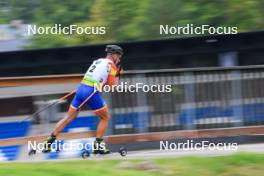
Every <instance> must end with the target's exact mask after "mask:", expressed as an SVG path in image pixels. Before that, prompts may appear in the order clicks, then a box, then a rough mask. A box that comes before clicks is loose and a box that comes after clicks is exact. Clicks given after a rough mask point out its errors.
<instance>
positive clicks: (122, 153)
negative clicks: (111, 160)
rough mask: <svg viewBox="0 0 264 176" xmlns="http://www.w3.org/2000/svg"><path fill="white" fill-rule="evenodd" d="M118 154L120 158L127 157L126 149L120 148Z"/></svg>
mask: <svg viewBox="0 0 264 176" xmlns="http://www.w3.org/2000/svg"><path fill="white" fill-rule="evenodd" d="M119 154H120V155H121V156H126V155H127V149H126V148H125V147H121V148H120V149H119Z"/></svg>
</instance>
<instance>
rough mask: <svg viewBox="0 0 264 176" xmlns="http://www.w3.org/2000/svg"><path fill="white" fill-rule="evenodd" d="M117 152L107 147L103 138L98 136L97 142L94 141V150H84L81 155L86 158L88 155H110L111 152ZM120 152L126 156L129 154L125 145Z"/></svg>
mask: <svg viewBox="0 0 264 176" xmlns="http://www.w3.org/2000/svg"><path fill="white" fill-rule="evenodd" d="M113 153H116V152H111V151H110V150H109V149H108V148H106V145H105V143H104V142H103V139H100V138H96V140H95V142H94V146H93V148H92V151H87V150H83V151H82V153H81V156H82V158H83V159H86V158H88V157H90V156H91V154H92V155H109V154H113ZM118 153H119V154H120V155H121V156H126V155H127V150H126V148H124V147H121V148H120V149H119V151H118Z"/></svg>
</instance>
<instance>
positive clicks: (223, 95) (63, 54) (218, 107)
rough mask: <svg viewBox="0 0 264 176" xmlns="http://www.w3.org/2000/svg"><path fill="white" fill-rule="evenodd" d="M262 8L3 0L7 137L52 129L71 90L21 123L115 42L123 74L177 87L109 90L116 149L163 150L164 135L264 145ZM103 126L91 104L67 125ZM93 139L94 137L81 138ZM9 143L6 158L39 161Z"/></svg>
mask: <svg viewBox="0 0 264 176" xmlns="http://www.w3.org/2000/svg"><path fill="white" fill-rule="evenodd" d="M263 9H264V1H262V0H232V1H229V0H215V1H211V0H200V1H195V0H187V1H186V0H185V1H183V0H177V1H175V0H164V1H158V0H142V1H134V0H126V1H124V0H111V1H110V0H75V1H71V0H63V1H61V0H45V1H44V0H24V1H18V0H1V1H0V63H1V64H0V76H1V78H0V107H1V108H0V139H2V140H3V139H10V138H18V137H28V136H36V135H43V134H49V133H50V132H51V131H52V129H53V127H54V126H55V124H56V122H58V121H59V120H60V119H61V118H63V116H64V115H65V112H66V111H67V108H68V106H69V104H70V102H71V99H72V97H70V98H69V99H67V100H65V101H62V102H61V103H59V104H57V105H55V106H52V107H51V108H49V109H47V110H45V111H43V112H42V113H40V114H37V115H36V116H34V118H32V119H30V120H27V121H24V122H21V120H23V119H25V118H26V117H28V116H29V115H31V114H33V113H34V112H36V111H38V110H40V109H42V108H43V107H45V106H47V105H49V104H51V103H53V102H54V101H56V100H57V99H58V98H60V97H62V96H63V95H65V94H66V93H68V92H70V91H72V90H74V89H75V88H76V87H77V86H78V82H79V81H80V80H81V78H82V76H83V74H84V73H85V71H86V69H87V68H88V67H89V65H90V64H91V62H92V61H93V60H94V59H97V58H99V57H104V56H105V53H104V48H105V45H106V44H109V43H115V44H119V45H120V46H122V48H123V49H124V52H125V55H124V63H123V64H124V70H125V72H124V75H122V76H121V81H123V82H127V83H128V84H135V83H137V82H141V83H144V84H147V85H153V84H165V85H172V92H169V93H151V92H148V93H145V92H138V93H132V92H126V93H103V97H104V98H105V101H106V102H107V104H108V106H109V108H110V113H111V121H110V124H109V128H108V131H107V135H108V136H110V138H109V144H110V146H111V147H112V148H113V150H116V149H117V148H118V147H119V146H121V145H123V146H126V147H127V148H128V149H129V151H132V153H133V151H138V152H140V151H148V150H151V151H152V152H153V151H154V153H155V152H156V153H158V152H159V151H157V150H158V149H159V140H172V141H178V142H179V141H185V140H188V139H193V140H195V141H196V142H199V141H201V140H204V139H207V140H210V141H211V142H214V143H217V141H218V142H219V141H221V142H235V143H238V144H251V143H254V144H255V143H260V145H261V146H262V147H259V148H263V144H262V143H263V142H264V138H263V135H262V134H263V124H264V91H263V86H264V67H263V64H264V31H263V29H264V11H263ZM32 24H37V25H39V26H54V24H62V25H63V26H68V25H71V24H78V25H80V26H95V27H96V26H105V27H106V30H107V32H106V34H104V35H85V34H83V35H77V34H73V35H63V34H61V35H52V34H48V35H27V26H28V25H32ZM162 24H163V25H170V26H186V24H194V25H196V26H199V25H203V24H207V25H211V26H227V27H228V26H235V27H237V28H238V32H239V33H238V34H235V35H209V34H205V35H160V34H159V25H162ZM97 123H98V119H97V117H96V116H94V114H93V113H92V111H90V109H89V107H85V108H84V109H83V110H82V112H81V113H80V115H79V117H78V118H76V119H75V120H73V121H72V122H71V123H70V124H69V125H68V126H67V127H66V128H65V129H64V131H63V132H67V133H73V132H86V131H94V130H95V129H96V125H97ZM181 132H183V133H181ZM185 132H186V133H185ZM188 132H190V133H188ZM120 134H122V136H123V137H122V136H121V137H120V138H119V135H120ZM164 136H165V138H163V137H164ZM111 137H114V138H111ZM115 137H116V138H115ZM111 139H112V140H111ZM113 139H115V140H113ZM126 139H129V140H130V141H128V140H126ZM87 140H91V138H89V139H86V140H84V139H76V140H75V141H76V142H77V141H82V142H87ZM142 141H145V142H142ZM4 142H5V141H3V142H2V143H1V141H0V143H1V145H2V146H1V147H0V160H1V161H10V160H20V161H25V160H32V159H30V158H29V157H28V156H27V146H26V145H22V144H20V143H19V142H17V144H15V145H4ZM259 148H258V149H259ZM251 149H252V150H253V151H254V150H255V147H250V148H249V151H251ZM245 151H247V149H246V150H245ZM262 152H263V150H262ZM148 155H151V154H148ZM170 155H173V156H174V155H178V154H177V153H176V154H175V153H173V154H170ZM180 155H181V154H180ZM207 155H208V153H202V156H207ZM79 156H80V151H79V152H76V151H74V152H72V151H66V152H59V153H51V154H48V155H41V156H39V157H37V158H34V160H52V159H61V158H78V157H79ZM142 157H145V154H142V155H138V157H136V158H142ZM161 157H164V158H167V157H168V155H166V154H165V155H163V154H161ZM252 158H253V157H252ZM242 159H243V157H242ZM244 159H245V158H244ZM194 160H195V159H194ZM245 160H246V161H248V160H247V158H246V159H245ZM261 161H262V162H263V159H262V160H261ZM245 163H246V162H245ZM110 165H111V164H110ZM256 167H257V166H256ZM11 168H12V167H10V169H9V170H7V171H8V173H9V172H12V171H11V170H12V169H11ZM172 168H173V167H172ZM175 168H177V167H176V166H175ZM177 169H178V168H177ZM187 170H188V169H187ZM204 170H210V169H209V168H204ZM260 170H261V169H260ZM208 172H209V171H208ZM0 173H1V172H0ZM133 173H134V172H133ZM174 173H175V172H174V171H172V172H171V174H172V175H173V174H174ZM176 173H177V172H176ZM201 173H203V172H201ZM209 173H214V171H210V172H209ZM203 174H204V173H203ZM161 175H162V174H161ZM165 175H166V174H165ZM231 175H232V174H231ZM253 175H254V174H253ZM255 175H258V173H256V174H255Z"/></svg>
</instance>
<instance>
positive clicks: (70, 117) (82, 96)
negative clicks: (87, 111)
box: [43, 85, 93, 152]
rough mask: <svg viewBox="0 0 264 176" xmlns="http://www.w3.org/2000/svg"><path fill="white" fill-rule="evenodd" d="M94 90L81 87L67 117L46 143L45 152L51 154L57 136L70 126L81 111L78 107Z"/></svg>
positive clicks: (57, 126) (60, 122)
mask: <svg viewBox="0 0 264 176" xmlns="http://www.w3.org/2000/svg"><path fill="white" fill-rule="evenodd" d="M92 90H93V89H91V90H90V89H89V88H88V87H87V86H84V85H80V86H79V88H78V90H77V92H76V94H75V97H74V99H73V101H72V103H71V106H70V107H69V110H68V112H67V115H66V116H65V117H64V118H63V119H62V120H60V121H59V122H58V123H57V124H56V126H55V129H54V130H53V132H52V133H51V135H50V137H49V138H48V139H47V140H46V141H45V148H46V149H45V150H44V151H43V152H49V151H50V150H51V144H52V143H53V142H54V141H55V140H56V137H57V135H59V134H60V132H61V131H62V130H63V129H64V128H65V126H66V125H67V124H69V123H70V122H71V121H72V120H73V119H75V118H76V117H77V115H78V114H79V111H77V109H78V107H79V106H80V105H81V104H82V102H83V101H84V100H85V99H86V98H87V96H89V95H90V93H91V92H92Z"/></svg>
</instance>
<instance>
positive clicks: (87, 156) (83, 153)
mask: <svg viewBox="0 0 264 176" xmlns="http://www.w3.org/2000/svg"><path fill="white" fill-rule="evenodd" d="M81 156H82V158H83V159H87V158H89V157H90V153H89V151H86V150H84V151H82V153H81Z"/></svg>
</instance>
